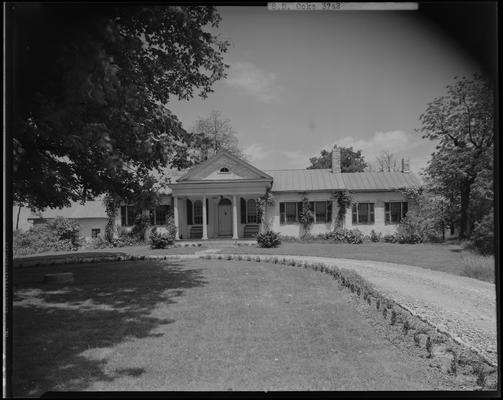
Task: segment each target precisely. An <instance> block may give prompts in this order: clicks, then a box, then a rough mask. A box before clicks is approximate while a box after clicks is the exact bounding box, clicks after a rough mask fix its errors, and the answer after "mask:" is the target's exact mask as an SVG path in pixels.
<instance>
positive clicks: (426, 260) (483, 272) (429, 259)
mask: <svg viewBox="0 0 503 400" xmlns="http://www.w3.org/2000/svg"><path fill="white" fill-rule="evenodd" d="M222 252H223V253H230V252H233V253H238V254H288V255H304V256H318V257H335V258H351V259H357V260H374V261H383V262H392V263H397V264H407V265H415V266H418V267H423V268H428V269H432V270H436V271H443V272H447V273H450V274H455V275H461V276H469V277H472V278H476V279H480V280H485V281H489V282H494V257H482V256H478V255H476V254H474V253H472V252H470V251H468V250H462V249H461V248H460V247H459V246H453V245H450V244H430V243H423V244H396V243H362V244H357V245H356V244H344V243H333V242H332V243H331V242H322V243H314V242H311V243H302V242H283V243H282V244H281V246H280V247H277V248H272V249H264V248H260V247H253V246H247V247H243V248H241V247H237V248H234V247H233V248H230V247H227V248H223V249H222Z"/></svg>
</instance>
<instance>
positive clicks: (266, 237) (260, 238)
mask: <svg viewBox="0 0 503 400" xmlns="http://www.w3.org/2000/svg"><path fill="white" fill-rule="evenodd" d="M257 243H258V245H259V246H260V247H264V248H271V247H278V246H279V245H280V244H281V239H280V237H279V234H278V233H276V232H274V231H271V230H267V231H265V232H260V233H259V234H258V235H257Z"/></svg>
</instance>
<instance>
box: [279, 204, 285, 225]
mask: <svg viewBox="0 0 503 400" xmlns="http://www.w3.org/2000/svg"><path fill="white" fill-rule="evenodd" d="M285 219H286V218H285V203H279V223H280V224H284V223H285Z"/></svg>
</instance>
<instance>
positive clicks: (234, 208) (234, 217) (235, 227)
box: [232, 195, 239, 239]
mask: <svg viewBox="0 0 503 400" xmlns="http://www.w3.org/2000/svg"><path fill="white" fill-rule="evenodd" d="M237 202H238V201H237V197H236V195H233V196H232V238H233V239H239V238H238V206H237Z"/></svg>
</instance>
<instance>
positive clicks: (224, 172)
mask: <svg viewBox="0 0 503 400" xmlns="http://www.w3.org/2000/svg"><path fill="white" fill-rule="evenodd" d="M219 172H220V173H221V174H228V173H229V172H230V171H229V168H227V167H222V168H220V171H219Z"/></svg>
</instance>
